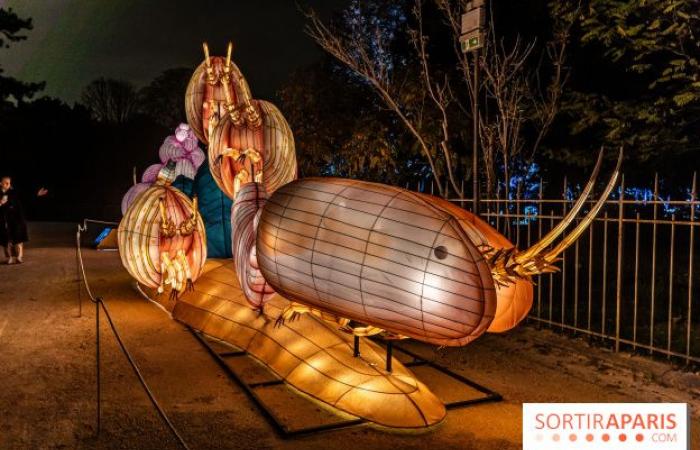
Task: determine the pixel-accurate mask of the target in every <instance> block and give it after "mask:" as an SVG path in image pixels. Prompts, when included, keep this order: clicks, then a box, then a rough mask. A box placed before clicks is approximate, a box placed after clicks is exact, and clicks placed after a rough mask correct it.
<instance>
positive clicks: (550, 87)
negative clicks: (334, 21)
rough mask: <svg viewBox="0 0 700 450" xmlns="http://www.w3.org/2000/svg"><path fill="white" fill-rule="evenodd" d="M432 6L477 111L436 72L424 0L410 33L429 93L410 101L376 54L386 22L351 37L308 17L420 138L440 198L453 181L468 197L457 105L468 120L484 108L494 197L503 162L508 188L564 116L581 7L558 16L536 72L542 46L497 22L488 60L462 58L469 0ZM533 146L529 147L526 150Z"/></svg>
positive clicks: (484, 144)
mask: <svg viewBox="0 0 700 450" xmlns="http://www.w3.org/2000/svg"><path fill="white" fill-rule="evenodd" d="M433 1H434V2H435V5H436V6H437V8H438V10H439V11H441V12H442V14H443V17H444V19H445V24H446V25H447V27H448V30H449V31H450V33H451V34H452V36H453V43H454V53H455V57H456V68H457V69H458V70H457V73H458V75H459V78H461V81H462V82H463V83H464V85H466V87H467V98H468V100H469V101H470V105H472V106H470V107H465V106H464V102H462V101H460V99H459V96H457V95H454V93H455V92H456V91H455V90H454V88H453V86H452V84H451V83H452V80H450V78H449V77H448V76H447V74H442V75H441V76H436V74H435V70H434V69H433V68H432V67H431V64H430V55H429V52H428V50H427V43H428V41H429V37H428V36H426V35H425V33H424V27H423V7H424V5H423V3H424V0H416V2H415V5H414V6H413V10H412V12H413V18H414V19H415V29H413V30H410V32H409V35H410V36H411V39H412V43H413V47H414V49H415V52H416V59H417V61H418V65H419V66H420V67H419V72H418V73H419V74H420V83H421V84H422V86H423V88H422V89H423V92H422V95H420V96H417V97H416V96H413V97H411V98H410V99H409V100H408V101H404V99H403V98H402V97H401V95H400V88H401V83H399V82H397V80H395V79H394V78H393V77H391V76H390V72H391V70H390V67H389V66H388V65H387V64H386V62H385V61H383V60H382V59H381V58H376V57H374V55H376V54H377V53H382V52H386V51H387V48H386V43H385V42H384V38H383V34H382V32H381V30H380V29H379V25H377V27H376V30H375V32H374V33H353V32H350V33H346V32H342V31H341V30H339V29H337V28H331V27H329V26H327V25H326V24H324V23H323V22H322V21H321V19H320V18H319V17H318V16H317V15H316V14H315V13H314V12H313V11H311V12H309V13H308V14H307V16H308V19H309V23H308V26H307V33H308V34H309V35H310V36H311V37H312V38H313V39H314V40H315V41H316V42H317V43H318V44H319V45H320V46H321V48H323V49H324V50H325V51H326V52H328V53H329V54H330V55H332V56H334V57H335V58H336V59H338V60H339V61H340V62H341V63H343V64H344V65H345V66H347V67H348V68H349V69H351V70H352V71H353V72H354V73H355V74H356V75H358V76H359V77H360V78H361V79H362V80H364V81H365V82H367V83H368V84H369V85H370V86H371V87H372V88H373V89H374V90H375V92H376V93H377V94H378V95H379V97H380V98H381V99H382V101H383V102H384V104H385V105H386V106H387V108H388V109H389V110H390V111H392V112H393V113H395V114H396V116H397V117H398V118H399V119H400V122H401V123H402V124H403V125H404V126H405V127H406V129H407V130H408V131H409V132H410V133H411V134H412V135H413V136H414V137H415V138H416V140H417V142H418V144H419V147H420V149H421V152H422V154H423V155H424V157H425V158H426V160H427V162H428V164H429V165H430V168H431V170H432V172H433V177H434V179H435V181H436V185H437V188H438V190H439V193H440V195H441V196H446V195H447V193H448V191H449V189H448V188H447V186H448V184H449V186H450V187H451V188H452V190H453V191H454V192H455V193H457V195H459V196H460V197H464V192H463V189H462V184H461V183H460V182H459V180H458V176H457V175H458V173H459V172H458V170H459V168H458V167H457V166H458V165H459V163H458V158H457V152H456V151H455V150H454V149H453V148H452V146H451V144H450V141H451V139H450V130H451V129H452V128H451V127H450V124H451V123H454V114H453V110H451V108H452V105H455V108H456V109H457V112H458V111H459V110H461V111H462V113H463V114H464V115H465V116H466V117H469V118H473V117H476V116H477V114H476V113H477V109H478V112H479V114H478V116H479V123H478V127H477V128H478V131H477V133H478V140H479V143H480V144H481V145H480V147H481V156H482V160H483V163H484V167H485V172H486V184H487V190H488V192H489V194H491V193H492V189H493V186H494V184H495V183H496V181H497V170H496V164H497V163H496V161H497V157H500V158H501V160H502V161H503V163H504V167H505V173H504V176H505V180H506V183H505V184H506V190H507V189H508V180H509V179H510V167H511V162H512V159H513V158H514V157H515V156H521V155H522V154H525V155H527V159H528V160H531V159H532V158H533V157H534V155H535V154H536V153H537V151H538V149H539V147H540V146H541V143H542V140H543V139H544V137H545V136H546V134H547V133H548V131H549V129H550V127H551V125H552V123H553V121H554V118H555V117H556V115H557V113H558V112H559V103H560V99H561V94H562V91H563V87H564V85H565V83H566V81H567V79H568V70H567V69H566V67H565V65H564V63H565V57H566V45H567V43H568V40H569V35H570V29H571V26H572V24H573V22H574V18H575V14H576V13H575V11H576V10H577V9H576V8H577V7H572V12H571V14H570V16H566V17H562V18H559V19H558V20H559V21H560V22H562V23H557V25H556V26H555V34H554V38H553V40H552V41H551V42H549V43H547V45H546V46H545V51H544V52H543V57H542V58H540V62H539V64H537V65H535V67H534V69H533V64H530V58H531V56H532V53H533V52H534V50H535V48H536V42H534V41H532V42H527V43H526V42H523V41H522V40H521V39H520V38H518V39H516V41H515V43H514V44H512V45H510V46H509V45H506V43H505V42H504V41H503V40H502V39H498V38H497V36H496V33H495V31H494V24H493V20H491V21H490V29H489V31H488V38H487V39H486V41H485V46H484V48H483V49H482V53H481V56H480V57H478V58H477V57H470V56H469V55H467V54H465V53H463V52H462V50H461V44H460V40H459V39H460V36H461V14H462V12H464V11H465V10H466V6H467V3H468V1H467V0H433ZM491 17H493V15H491ZM545 59H546V60H547V61H548V62H549V63H550V64H551V65H552V67H553V69H552V76H551V77H550V78H549V80H547V81H546V82H543V81H542V80H541V76H540V74H541V72H543V70H542V65H543V61H544V60H545ZM476 64H478V65H479V66H480V68H481V72H482V73H483V74H484V77H483V80H482V81H481V82H479V84H478V85H477V84H476V83H475V78H474V67H475V65H476ZM482 93H483V95H481V94H482ZM426 108H430V109H431V110H432V111H434V112H435V113H434V114H433V115H434V116H435V117H436V119H435V120H436V122H437V124H438V127H437V128H439V130H440V131H439V133H437V134H438V135H436V133H435V132H431V131H434V130H430V129H428V128H427V127H426V126H425V123H424V120H425V117H426V115H427V113H426V111H425V110H426ZM526 128H529V129H534V130H535V133H534V136H535V138H534V139H533V140H531V142H526V141H525V139H524V130H525V129H526ZM526 144H530V146H529V148H527V149H526V148H525V146H526ZM525 150H527V151H525ZM443 167H444V172H443ZM506 195H508V193H507V192H506Z"/></svg>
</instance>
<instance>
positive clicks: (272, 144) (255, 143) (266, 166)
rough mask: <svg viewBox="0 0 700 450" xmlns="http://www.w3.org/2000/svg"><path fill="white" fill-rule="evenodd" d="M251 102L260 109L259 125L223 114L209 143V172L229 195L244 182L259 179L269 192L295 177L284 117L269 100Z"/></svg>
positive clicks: (292, 146)
mask: <svg viewBox="0 0 700 450" xmlns="http://www.w3.org/2000/svg"><path fill="white" fill-rule="evenodd" d="M252 105H253V107H254V108H256V109H257V110H258V111H259V112H260V117H261V121H262V123H261V125H260V126H257V127H256V126H252V125H250V124H245V123H244V124H239V125H236V124H234V123H233V120H232V119H231V118H230V117H229V116H228V115H227V116H225V117H223V118H222V119H221V121H220V122H219V125H218V126H217V127H216V128H215V129H214V132H213V133H212V136H211V142H210V143H209V161H210V164H211V170H212V176H213V177H214V180H215V181H216V184H217V185H218V186H219V188H220V189H221V190H222V191H224V193H226V195H228V196H229V198H231V199H233V198H235V196H236V192H237V186H238V187H240V186H241V185H243V184H245V183H249V182H260V183H262V184H263V186H264V187H265V190H266V191H267V192H268V193H269V194H272V193H273V192H274V191H276V190H277V189H278V188H279V187H280V186H283V185H285V184H286V183H289V182H290V181H292V180H294V179H295V178H296V173H297V161H296V152H295V149H294V136H293V135H292V131H291V129H290V128H289V124H288V123H287V121H286V119H285V118H284V116H283V115H282V113H280V111H279V109H277V107H276V106H275V105H273V104H272V103H269V102H266V101H264V100H253V101H252ZM256 159H257V161H256ZM244 171H245V172H244Z"/></svg>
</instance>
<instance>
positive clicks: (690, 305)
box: [685, 172, 698, 364]
mask: <svg viewBox="0 0 700 450" xmlns="http://www.w3.org/2000/svg"><path fill="white" fill-rule="evenodd" d="M697 178H698V173H697V172H693V186H692V188H691V191H690V202H691V203H690V242H689V250H688V320H687V323H686V336H685V361H686V363H688V364H689V363H690V338H691V333H690V329H691V327H692V325H693V322H692V320H691V317H692V316H693V314H692V312H693V251H694V250H695V200H696V199H697V191H696V187H697V186H696V182H697Z"/></svg>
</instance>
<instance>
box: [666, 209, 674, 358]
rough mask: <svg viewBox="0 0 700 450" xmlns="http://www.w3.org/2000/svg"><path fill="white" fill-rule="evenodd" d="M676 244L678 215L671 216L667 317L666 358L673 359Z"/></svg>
mask: <svg viewBox="0 0 700 450" xmlns="http://www.w3.org/2000/svg"><path fill="white" fill-rule="evenodd" d="M675 244H676V213H673V214H671V243H670V244H669V245H670V247H671V250H670V255H669V257H668V259H669V268H668V316H667V320H666V323H667V325H666V326H667V330H666V333H667V335H666V337H667V339H666V357H667V358H668V359H671V344H672V342H673V336H672V332H673V269H674V266H673V253H674V249H675V246H676V245H675Z"/></svg>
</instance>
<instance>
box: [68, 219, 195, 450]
mask: <svg viewBox="0 0 700 450" xmlns="http://www.w3.org/2000/svg"><path fill="white" fill-rule="evenodd" d="M88 223H93V224H99V225H111V226H117V225H118V224H116V223H114V222H106V221H101V220H91V219H85V220H84V221H83V223H82V224H78V230H77V232H76V265H77V272H78V280H77V281H78V301H79V317H80V316H82V296H81V291H82V289H81V285H83V286H85V291H86V292H87V294H88V297H89V299H90V301H91V302H92V303H94V304H95V373H96V378H97V399H96V402H97V434H98V435H99V433H100V426H101V408H100V406H101V399H102V394H101V382H100V381H101V379H100V375H101V374H100V308H101V309H102V311H103V312H104V314H105V317H106V318H107V323H108V324H109V327H110V329H111V330H112V334H113V335H114V338H115V339H116V341H117V343H118V344H119V348H120V349H121V351H122V353H123V354H124V356H125V357H126V359H127V361H128V362H129V365H130V366H131V368H132V369H133V371H134V373H135V374H136V377H137V378H138V380H139V383H140V384H141V387H143V390H144V391H145V392H146V395H147V396H148V399H149V400H150V401H151V404H152V405H153V407H154V408H155V409H156V411H157V413H158V415H159V416H160V418H161V419H162V420H163V422H164V423H165V425H166V426H167V427H168V429H169V430H170V431H171V433H172V434H173V436H174V437H175V439H176V440H177V442H178V443H179V445H180V446H181V447H182V448H183V449H185V450H189V447H188V445H187V444H186V443H185V441H184V439H183V438H182V436H181V435H180V433H179V432H178V431H177V429H176V428H175V426H174V425H173V423H172V422H171V421H170V419H169V418H168V416H167V414H166V413H165V411H164V410H163V408H162V407H161V406H160V404H159V403H158V401H157V400H156V398H155V396H154V395H153V392H152V391H151V389H150V388H149V387H148V383H146V379H145V378H144V377H143V375H142V374H141V370H140V369H139V367H138V364H136V361H135V360H134V358H133V357H132V356H131V353H130V352H129V350H128V349H127V348H126V345H125V344H124V341H123V340H122V338H121V335H120V334H119V331H118V330H117V327H116V325H115V324H114V321H113V320H112V316H111V314H110V313H109V309H108V308H107V304H106V303H105V301H104V300H103V299H102V297H99V296H95V295H94V294H93V292H92V289H91V288H90V283H89V281H88V278H87V275H86V273H85V263H84V262H83V253H82V247H81V235H82V233H83V232H84V231H86V230H87V227H88ZM81 281H82V283H81Z"/></svg>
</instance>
